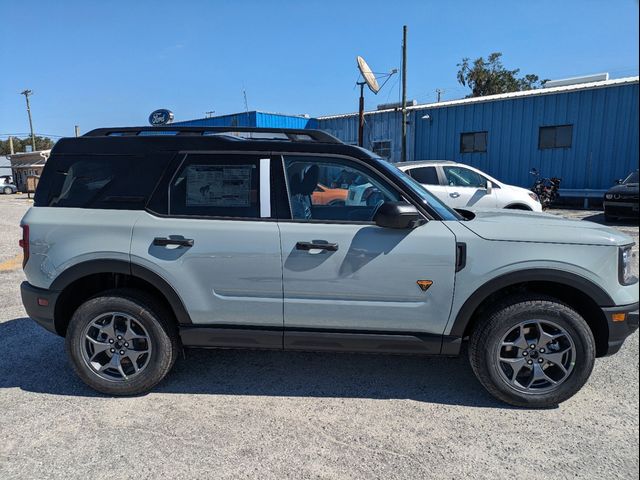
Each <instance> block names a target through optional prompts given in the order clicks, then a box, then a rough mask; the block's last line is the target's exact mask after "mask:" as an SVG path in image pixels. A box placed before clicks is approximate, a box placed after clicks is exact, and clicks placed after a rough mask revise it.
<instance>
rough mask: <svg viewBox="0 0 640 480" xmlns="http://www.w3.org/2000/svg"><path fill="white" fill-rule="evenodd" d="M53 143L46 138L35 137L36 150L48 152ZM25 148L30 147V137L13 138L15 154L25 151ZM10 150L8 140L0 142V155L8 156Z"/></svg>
mask: <svg viewBox="0 0 640 480" xmlns="http://www.w3.org/2000/svg"><path fill="white" fill-rule="evenodd" d="M54 143H55V142H54V141H53V140H52V139H50V138H48V137H39V136H36V150H48V149H50V148H51V147H53V144H54ZM27 146H31V137H26V138H18V137H13V151H14V152H15V153H21V152H26V151H27ZM10 154H11V148H10V146H9V139H7V140H0V155H10Z"/></svg>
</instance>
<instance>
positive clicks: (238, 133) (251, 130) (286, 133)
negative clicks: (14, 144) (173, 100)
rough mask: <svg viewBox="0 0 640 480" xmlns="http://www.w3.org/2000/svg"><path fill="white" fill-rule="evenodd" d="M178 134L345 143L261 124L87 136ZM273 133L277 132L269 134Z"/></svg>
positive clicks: (108, 131) (104, 130) (319, 134)
mask: <svg viewBox="0 0 640 480" xmlns="http://www.w3.org/2000/svg"><path fill="white" fill-rule="evenodd" d="M154 134H156V135H158V136H166V135H175V136H190V135H203V136H204V135H221V136H233V137H235V138H234V140H267V141H268V140H284V141H291V142H318V143H340V144H341V143H343V142H342V141H340V140H339V139H337V138H336V137H334V136H333V135H330V134H328V133H326V132H323V131H321V130H307V129H291V128H257V127H189V126H179V125H163V126H161V127H113V128H96V129H95V130H91V131H90V132H87V133H85V134H84V135H83V136H84V137H108V136H118V137H125V136H126V137H129V136H153V135H154ZM269 134H273V136H269Z"/></svg>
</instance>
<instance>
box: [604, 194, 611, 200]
mask: <svg viewBox="0 0 640 480" xmlns="http://www.w3.org/2000/svg"><path fill="white" fill-rule="evenodd" d="M604 198H606V199H607V200H611V199H612V198H613V195H612V194H611V193H607V194H606V195H605V196H604Z"/></svg>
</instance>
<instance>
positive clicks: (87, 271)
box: [49, 259, 192, 325]
mask: <svg viewBox="0 0 640 480" xmlns="http://www.w3.org/2000/svg"><path fill="white" fill-rule="evenodd" d="M97 273H121V274H124V275H131V276H132V277H138V278H140V279H142V280H144V281H146V282H148V283H149V284H151V285H153V286H154V287H155V288H156V289H158V290H159V291H160V293H162V295H164V297H165V298H166V299H167V302H169V305H170V306H171V308H172V310H173V312H174V313H175V315H176V319H177V321H178V323H179V324H186V325H190V324H191V323H192V322H191V317H189V313H188V312H187V309H186V308H185V306H184V303H183V302H182V299H181V298H180V296H179V295H178V293H177V292H176V291H175V290H174V289H173V287H172V286H171V285H170V284H169V283H168V282H167V281H166V280H165V279H164V278H162V277H161V276H160V275H158V274H157V273H155V272H153V271H151V270H149V269H148V268H146V267H143V266H141V265H138V264H135V263H132V262H128V261H126V260H117V259H108V260H88V261H86V262H81V263H78V264H76V265H73V266H72V267H69V268H68V269H66V270H65V271H63V272H62V273H61V274H60V275H59V276H58V277H57V278H56V279H55V280H54V281H53V283H52V284H51V286H50V288H49V289H50V290H53V291H58V292H61V291H62V290H64V289H65V288H66V287H67V286H68V285H70V284H71V283H73V282H75V281H76V280H79V279H81V278H82V277H86V276H89V275H93V274H97Z"/></svg>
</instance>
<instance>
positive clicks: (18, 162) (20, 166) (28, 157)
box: [7, 150, 51, 192]
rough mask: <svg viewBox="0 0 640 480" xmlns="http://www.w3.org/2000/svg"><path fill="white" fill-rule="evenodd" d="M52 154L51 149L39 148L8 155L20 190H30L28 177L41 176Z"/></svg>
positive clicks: (14, 179)
mask: <svg viewBox="0 0 640 480" xmlns="http://www.w3.org/2000/svg"><path fill="white" fill-rule="evenodd" d="M50 154H51V150H37V151H35V152H22V153H14V154H12V155H7V158H8V159H9V162H11V171H12V173H13V181H14V182H15V184H16V186H17V187H18V191H21V192H27V191H28V190H29V189H28V188H27V178H28V177H40V175H41V174H42V169H43V168H44V164H45V163H46V162H47V159H48V158H49V155H50Z"/></svg>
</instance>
